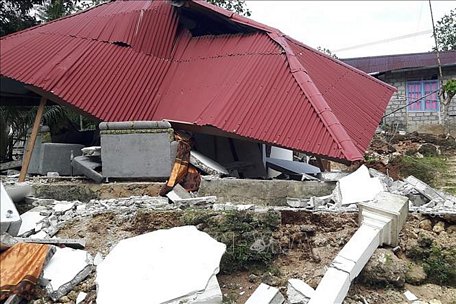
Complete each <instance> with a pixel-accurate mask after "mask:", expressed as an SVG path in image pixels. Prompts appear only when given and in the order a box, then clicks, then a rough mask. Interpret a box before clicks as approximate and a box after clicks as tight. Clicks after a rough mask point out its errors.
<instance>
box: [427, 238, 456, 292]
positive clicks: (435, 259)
mask: <svg viewBox="0 0 456 304" xmlns="http://www.w3.org/2000/svg"><path fill="white" fill-rule="evenodd" d="M423 268H424V271H425V272H426V273H427V275H428V278H429V280H430V281H432V282H434V283H437V284H441V285H450V286H455V285H456V249H455V248H453V249H450V250H442V249H441V248H440V247H438V246H432V247H431V250H430V252H429V256H428V258H427V259H425V260H424V263H423Z"/></svg>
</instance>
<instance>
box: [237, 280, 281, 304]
mask: <svg viewBox="0 0 456 304" xmlns="http://www.w3.org/2000/svg"><path fill="white" fill-rule="evenodd" d="M283 302H285V298H284V296H283V295H282V294H281V293H280V291H279V289H278V288H275V287H272V286H269V285H267V284H264V283H261V284H260V286H258V288H257V289H255V291H254V293H253V294H252V295H251V296H250V298H249V299H248V300H247V302H245V304H282V303H283Z"/></svg>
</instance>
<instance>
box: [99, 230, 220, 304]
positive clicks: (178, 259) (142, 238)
mask: <svg viewBox="0 0 456 304" xmlns="http://www.w3.org/2000/svg"><path fill="white" fill-rule="evenodd" d="M225 250H226V245H225V244H222V243H219V242H217V241H216V240H214V239H212V238H211V237H210V236H209V235H208V234H206V233H204V232H201V231H198V229H196V227H194V226H183V227H176V228H171V229H163V230H157V231H154V232H150V233H146V234H143V235H139V236H136V237H133V238H129V239H125V240H122V241H120V242H119V243H118V244H117V245H116V246H115V247H114V249H113V250H111V252H110V253H109V254H108V255H107V256H106V258H105V259H104V261H103V262H102V263H101V264H100V265H99V266H98V269H97V278H96V283H97V286H98V295H97V303H99V304H104V303H109V304H115V303H146V302H147V303H183V302H185V303H214V304H215V303H221V302H222V294H221V291H220V287H219V286H218V283H217V281H216V278H215V275H216V274H217V273H218V272H219V263H220V259H221V257H222V255H223V253H224V252H225ZM183 255H184V256H183ZM183 257H184V258H183ZM119 277H121V278H125V279H124V280H120V279H119ZM137 278H141V279H140V280H139V279H137ZM116 290H134V291H135V292H132V293H127V292H113V291H116Z"/></svg>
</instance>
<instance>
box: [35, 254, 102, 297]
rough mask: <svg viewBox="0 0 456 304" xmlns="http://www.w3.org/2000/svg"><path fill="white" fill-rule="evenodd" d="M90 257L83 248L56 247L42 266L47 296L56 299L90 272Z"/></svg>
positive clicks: (91, 268)
mask: <svg viewBox="0 0 456 304" xmlns="http://www.w3.org/2000/svg"><path fill="white" fill-rule="evenodd" d="M92 270H93V266H92V257H91V256H90V254H89V253H87V252H86V251H84V250H77V249H71V248H57V250H56V252H55V253H54V256H53V257H52V259H51V260H50V261H49V263H48V264H47V265H46V266H45V267H44V270H43V279H44V280H45V281H48V283H47V285H46V286H45V288H46V291H47V292H48V294H49V296H50V297H51V298H52V299H53V300H54V301H57V300H58V299H60V298H61V297H63V296H64V295H66V294H67V293H68V292H70V291H71V290H72V289H73V288H74V287H75V286H76V285H77V284H79V283H80V282H82V281H83V280H84V279H85V278H86V277H87V276H88V275H89V274H90V272H92Z"/></svg>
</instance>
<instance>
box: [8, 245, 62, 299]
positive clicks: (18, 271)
mask: <svg viewBox="0 0 456 304" xmlns="http://www.w3.org/2000/svg"><path fill="white" fill-rule="evenodd" d="M50 249H51V246H49V245H44V244H28V243H18V244H15V245H14V246H12V247H11V248H9V249H7V250H6V251H4V252H2V253H1V254H0V301H3V300H5V299H7V298H8V297H9V296H10V295H12V294H17V295H19V296H21V297H23V298H25V299H31V298H32V297H33V295H34V292H35V285H36V284H37V282H38V279H39V277H40V276H41V273H42V272H43V267H44V264H45V263H46V262H47V260H48V256H50V254H52V252H53V251H52V250H50Z"/></svg>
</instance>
